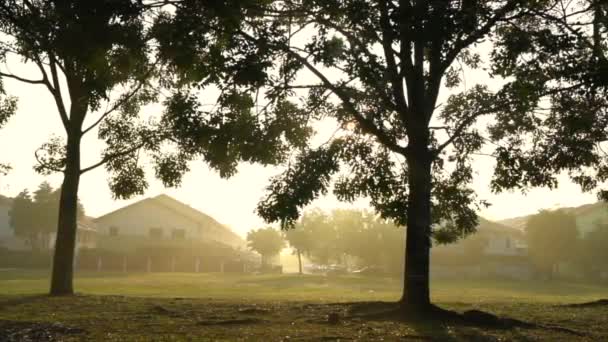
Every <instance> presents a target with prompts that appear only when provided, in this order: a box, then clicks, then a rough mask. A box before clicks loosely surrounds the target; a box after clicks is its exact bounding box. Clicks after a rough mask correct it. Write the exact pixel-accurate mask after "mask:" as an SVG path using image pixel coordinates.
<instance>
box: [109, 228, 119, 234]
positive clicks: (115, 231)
mask: <svg viewBox="0 0 608 342" xmlns="http://www.w3.org/2000/svg"><path fill="white" fill-rule="evenodd" d="M110 236H118V227H116V226H112V227H110Z"/></svg>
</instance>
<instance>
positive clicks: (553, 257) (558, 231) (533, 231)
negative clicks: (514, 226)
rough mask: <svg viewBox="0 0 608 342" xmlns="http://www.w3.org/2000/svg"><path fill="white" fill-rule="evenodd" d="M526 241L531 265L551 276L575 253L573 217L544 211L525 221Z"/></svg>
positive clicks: (562, 212)
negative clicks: (532, 263) (533, 264)
mask: <svg viewBox="0 0 608 342" xmlns="http://www.w3.org/2000/svg"><path fill="white" fill-rule="evenodd" d="M526 240H527V242H528V253H529V256H530V258H531V260H532V262H534V263H535V264H536V266H537V267H538V268H539V269H540V270H541V271H542V272H544V273H545V274H546V275H548V276H549V277H553V276H554V274H555V273H556V271H558V265H559V264H560V263H562V262H567V261H571V260H572V257H573V251H575V250H576V248H575V246H576V244H577V240H578V230H577V227H576V218H575V216H574V215H572V214H569V213H567V212H566V211H564V210H555V211H549V210H543V211H541V212H539V213H538V214H536V215H534V216H532V217H530V218H529V219H528V222H527V223H526Z"/></svg>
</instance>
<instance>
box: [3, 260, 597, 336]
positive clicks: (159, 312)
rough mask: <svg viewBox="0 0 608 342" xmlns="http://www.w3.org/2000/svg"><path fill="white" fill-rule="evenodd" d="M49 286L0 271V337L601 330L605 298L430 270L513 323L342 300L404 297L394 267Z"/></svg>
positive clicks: (465, 299) (576, 288)
mask: <svg viewBox="0 0 608 342" xmlns="http://www.w3.org/2000/svg"><path fill="white" fill-rule="evenodd" d="M47 286H48V274H47V273H46V272H42V271H11V270H4V271H0V294H1V295H0V341H4V340H8V341H10V340H15V341H22V340H28V339H29V340H32V341H44V340H60V341H64V340H66V341H72V340H75V341H81V340H82V341H96V340H98V341H181V340H191V341H207V340H209V341H215V340H228V341H238V340H243V341H281V340H285V341H288V340H289V341H293V340H296V341H320V340H326V341H333V340H344V341H350V340H358V341H375V340H384V341H392V340H437V341H445V340H448V341H449V340H453V341H470V340H479V341H499V340H502V341H510V340H522V341H528V340H547V341H575V340H587V341H604V340H605V341H608V305H595V306H585V307H573V306H568V305H567V304H571V303H583V302H590V301H594V300H597V299H601V298H608V287H607V286H600V285H591V284H585V283H566V282H551V283H546V282H518V281H499V280H493V281H489V280H483V281H479V280H476V281H474V280H462V281H452V280H450V281H447V280H445V281H444V280H434V281H433V283H432V291H433V300H434V301H435V302H436V303H438V304H439V305H440V306H442V307H444V308H447V309H452V310H456V311H459V312H463V311H466V310H471V309H476V310H483V311H487V312H492V313H494V314H496V315H499V316H500V317H509V318H515V319H518V320H521V321H523V322H521V323H523V324H516V326H515V327H513V326H508V327H507V326H505V327H502V326H497V325H491V326H484V325H483V324H457V323H453V322H452V323H450V322H436V321H428V320H423V319H416V317H411V318H408V319H406V320H394V319H371V318H370V317H367V316H366V317H363V318H362V317H357V315H356V313H357V312H358V311H357V310H358V308H359V307H361V305H356V304H352V303H351V304H349V302H374V301H395V300H397V299H398V298H399V293H400V281H399V280H398V279H391V278H382V279H378V278H365V277H354V276H341V277H325V276H298V275H280V276H279V275H272V276H270V275H238V276H237V275H222V274H186V273H151V274H122V273H118V274H106V273H102V274H99V273H80V274H78V275H77V278H76V282H75V286H76V290H77V292H78V293H79V295H78V296H76V297H72V298H48V297H46V296H44V295H43V294H44V293H45V292H46V290H47ZM365 308H366V310H367V309H369V308H373V305H371V304H370V305H367V306H365ZM328 316H330V317H331V316H333V317H337V318H338V320H337V321H334V320H328V319H327V317H328Z"/></svg>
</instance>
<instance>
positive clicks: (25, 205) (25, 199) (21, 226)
mask: <svg viewBox="0 0 608 342" xmlns="http://www.w3.org/2000/svg"><path fill="white" fill-rule="evenodd" d="M9 216H10V225H11V227H12V228H13V231H14V232H15V236H18V237H21V238H23V239H25V240H26V241H28V242H29V244H30V246H31V248H32V250H34V251H36V250H39V249H40V231H39V230H38V229H37V227H36V222H35V221H36V216H35V215H34V203H33V201H32V197H31V196H30V193H29V192H28V191H27V190H23V191H21V192H20V193H19V194H18V195H17V196H16V197H15V198H14V199H13V203H12V206H11V209H10V212H9Z"/></svg>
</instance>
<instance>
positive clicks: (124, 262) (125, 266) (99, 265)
mask: <svg viewBox="0 0 608 342" xmlns="http://www.w3.org/2000/svg"><path fill="white" fill-rule="evenodd" d="M127 260H128V259H127V257H126V256H124V257H123V258H122V271H123V272H125V273H126V272H127V271H128V263H127ZM175 264H176V259H175V257H171V261H170V265H171V267H170V269H171V272H175ZM224 265H225V264H224V262H223V261H222V262H220V273H224ZM200 269H201V258H196V259H195V261H194V272H195V273H200ZM102 270H103V258H102V257H100V256H99V257H97V272H101V271H102ZM146 271H147V272H152V258H151V257H148V258H147V260H146ZM244 272H247V265H246V264H245V263H243V273H244Z"/></svg>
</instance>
